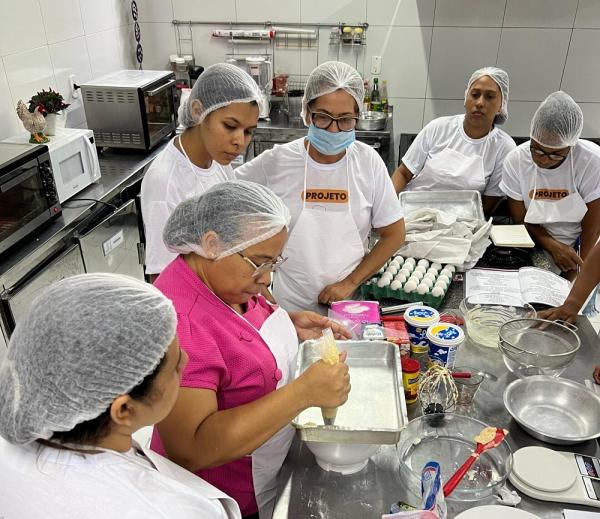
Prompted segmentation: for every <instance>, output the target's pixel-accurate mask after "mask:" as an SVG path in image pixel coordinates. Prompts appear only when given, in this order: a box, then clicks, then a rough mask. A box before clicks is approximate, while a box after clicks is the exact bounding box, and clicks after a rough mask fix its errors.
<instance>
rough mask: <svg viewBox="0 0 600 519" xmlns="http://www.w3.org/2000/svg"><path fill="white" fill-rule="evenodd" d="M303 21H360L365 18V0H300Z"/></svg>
mask: <svg viewBox="0 0 600 519" xmlns="http://www.w3.org/2000/svg"><path fill="white" fill-rule="evenodd" d="M300 19H301V21H302V22H303V23H305V22H312V23H338V22H345V23H360V22H364V21H366V19H367V0H327V1H326V2H324V1H323V0H301V13H300Z"/></svg>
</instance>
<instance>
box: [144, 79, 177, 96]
mask: <svg viewBox="0 0 600 519" xmlns="http://www.w3.org/2000/svg"><path fill="white" fill-rule="evenodd" d="M174 84H175V80H174V79H169V81H167V82H166V83H165V84H164V85H161V86H159V87H158V88H155V89H154V90H148V91H147V92H144V94H145V95H147V96H148V97H152V96H155V95H156V94H158V93H159V92H162V91H163V90H165V89H167V88H169V87H172V86H173V85H174Z"/></svg>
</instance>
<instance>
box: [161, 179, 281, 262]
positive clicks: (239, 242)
mask: <svg viewBox="0 0 600 519" xmlns="http://www.w3.org/2000/svg"><path fill="white" fill-rule="evenodd" d="M289 224H290V212H289V210H288V208H287V207H286V205H285V204H284V203H283V200H281V198H279V197H278V196H277V195H276V194H275V193H273V191H271V190H270V189H269V188H267V187H264V186H261V185H260V184H255V183H254V182H248V181H245V180H229V181H227V182H221V183H220V184H217V185H214V186H212V187H211V188H210V189H208V190H207V191H206V192H205V193H204V194H202V195H200V196H196V197H193V198H189V199H187V200H185V201H183V202H181V203H180V204H179V205H178V206H177V207H176V208H175V211H173V214H171V216H170V217H169V219H168V220H167V223H166V225H165V229H164V231H163V240H164V242H165V245H166V247H167V249H169V250H170V251H171V252H176V253H178V254H189V253H190V252H195V253H196V254H198V255H199V256H203V257H205V258H211V259H219V258H224V257H225V256H229V255H231V254H235V253H236V252H239V251H241V250H244V249H246V248H248V247H251V246H252V245H254V244H256V243H260V242H262V241H265V240H268V239H269V238H271V237H272V236H275V235H276V234H277V233H278V232H280V231H281V230H283V229H284V228H286V229H287V228H288V226H289ZM208 231H214V232H215V233H217V235H218V236H219V240H220V249H219V251H218V253H217V257H216V258H215V257H211V256H209V253H208V252H207V251H205V250H204V249H203V248H202V237H203V236H204V235H205V234H206V233H207V232H208Z"/></svg>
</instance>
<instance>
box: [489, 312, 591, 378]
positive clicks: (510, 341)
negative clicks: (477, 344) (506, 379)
mask: <svg viewBox="0 0 600 519" xmlns="http://www.w3.org/2000/svg"><path fill="white" fill-rule="evenodd" d="M576 331H577V328H576V327H575V326H573V325H571V324H568V323H562V322H557V321H546V320H544V319H537V318H519V319H512V320H510V321H508V322H506V323H504V324H503V325H502V326H501V327H500V330H499V332H498V335H499V339H500V340H499V341H498V346H499V348H500V350H501V351H502V356H503V357H504V364H506V367H507V368H508V369H509V370H510V371H512V372H513V373H514V374H515V375H517V376H519V377H526V376H531V375H549V376H553V377H558V376H560V375H561V373H562V372H563V371H564V370H565V369H566V368H567V367H568V366H569V364H571V362H573V360H574V359H575V355H576V354H577V351H578V350H579V348H580V346H581V340H580V339H579V336H578V335H577V333H576Z"/></svg>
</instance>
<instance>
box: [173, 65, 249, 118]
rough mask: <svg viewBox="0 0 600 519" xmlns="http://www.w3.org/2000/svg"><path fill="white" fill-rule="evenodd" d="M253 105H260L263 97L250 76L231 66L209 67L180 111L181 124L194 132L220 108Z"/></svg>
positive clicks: (197, 81) (195, 84)
mask: <svg viewBox="0 0 600 519" xmlns="http://www.w3.org/2000/svg"><path fill="white" fill-rule="evenodd" d="M252 101H256V102H257V103H260V102H261V95H260V90H259V88H258V85H257V84H256V82H255V81H254V79H252V77H250V74H248V73H247V72H245V71H244V70H242V69H241V68H239V67H236V66H235V65H232V64H231V63H217V64H215V65H211V66H210V67H207V68H206V70H205V71H204V72H202V74H200V77H199V78H198V79H197V80H196V82H195V83H194V87H193V88H192V91H191V92H190V96H189V98H188V99H187V100H186V101H185V102H184V103H183V105H182V107H181V108H180V109H179V122H180V123H181V124H182V125H183V126H185V127H186V128H192V127H193V126H197V125H198V124H200V123H201V122H202V121H203V120H204V118H205V117H206V116H207V115H208V114H209V113H211V112H214V111H215V110H218V109H219V108H223V107H224V106H227V105H230V104H231V103H250V102H252Z"/></svg>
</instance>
